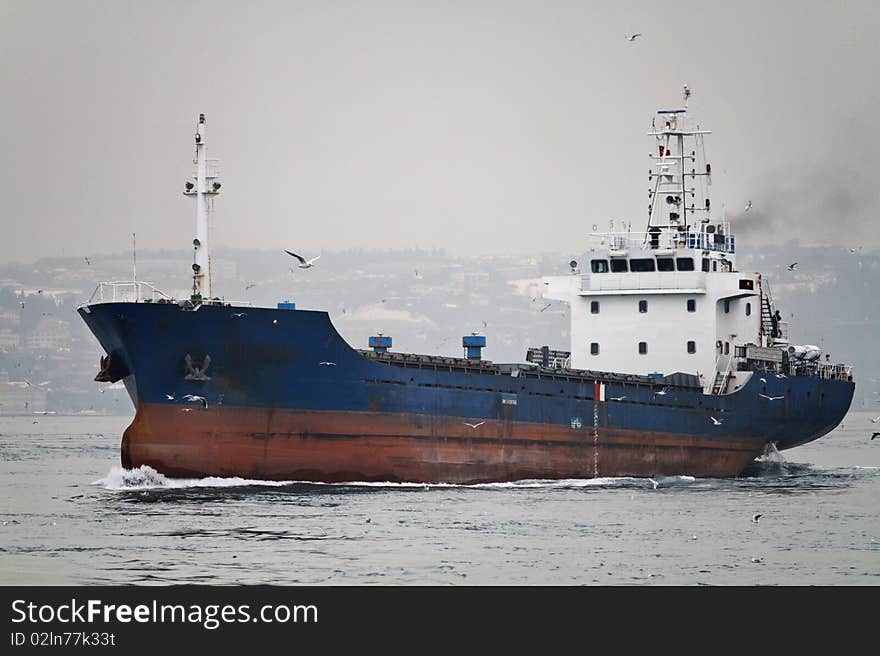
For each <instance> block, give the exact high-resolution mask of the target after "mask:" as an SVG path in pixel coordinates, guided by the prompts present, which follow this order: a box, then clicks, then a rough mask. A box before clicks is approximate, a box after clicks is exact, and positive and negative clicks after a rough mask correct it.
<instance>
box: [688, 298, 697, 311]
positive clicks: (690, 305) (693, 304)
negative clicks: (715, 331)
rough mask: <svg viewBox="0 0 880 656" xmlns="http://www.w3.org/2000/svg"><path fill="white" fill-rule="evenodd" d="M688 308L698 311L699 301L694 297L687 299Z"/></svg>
mask: <svg viewBox="0 0 880 656" xmlns="http://www.w3.org/2000/svg"><path fill="white" fill-rule="evenodd" d="M687 309H688V312H696V311H697V302H696V301H695V300H694V299H692V298H689V299H688V301H687Z"/></svg>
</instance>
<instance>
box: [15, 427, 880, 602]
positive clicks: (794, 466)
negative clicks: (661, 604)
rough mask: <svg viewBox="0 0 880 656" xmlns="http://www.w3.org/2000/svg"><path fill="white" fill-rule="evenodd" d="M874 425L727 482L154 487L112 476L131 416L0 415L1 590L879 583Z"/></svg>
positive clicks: (141, 471)
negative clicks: (120, 586)
mask: <svg viewBox="0 0 880 656" xmlns="http://www.w3.org/2000/svg"><path fill="white" fill-rule="evenodd" d="M877 415H880V412H874V413H868V412H851V413H850V414H849V415H848V416H847V417H846V418H845V420H844V422H843V423H842V425H841V426H839V427H838V428H837V429H836V430H835V431H833V432H832V433H831V434H829V435H826V436H825V437H823V438H822V439H820V440H818V441H816V442H813V443H811V444H808V445H805V446H802V447H798V448H796V449H793V450H789V451H784V452H782V453H781V454H773V453H771V454H768V455H767V456H766V457H763V458H761V459H760V460H759V461H756V462H755V463H754V465H753V466H751V467H750V468H749V470H748V471H747V472H745V474H744V475H743V476H741V477H739V478H735V479H706V478H694V477H691V476H686V475H683V476H675V477H669V478H659V479H639V478H595V479H585V480H564V481H520V482H515V483H497V484H487V485H474V486H456V485H422V484H392V483H387V484H383V483H358V482H352V483H348V484H313V483H300V482H296V481H280V482H279V481H256V480H248V479H243V478H203V479H173V478H168V477H166V476H163V475H162V474H160V473H158V472H156V471H155V470H152V469H150V468H149V467H141V468H138V469H135V470H123V469H122V468H121V467H120V466H119V464H118V463H119V442H120V436H121V434H122V431H123V429H124V428H125V426H126V425H127V424H128V422H129V421H130V417H96V416H77V417H62V416H38V417H0V488H2V489H0V583H2V584H7V585H8V584H29V585H31V584H32V585H43V584H127V583H137V584H165V583H210V584H233V583H253V584H257V583H260V584H263V583H266V584H320V585H323V584H354V585H361V584H453V585H455V584H502V585H506V584H526V585H533V584H587V585H596V584H604V585H621V584H623V585H642V584H649V585H654V584H665V585H700V584H709V585H758V584H770V585H774V584H793V585H804V584H833V585H851V584H878V583H880V439H875V440H873V441H872V440H871V439H870V437H871V433H872V432H874V431H877V430H880V422H878V423H872V421H871V420H872V419H874V418H876V417H877ZM757 514H760V515H761V517H759V518H758V521H757V522H756V521H754V519H753V517H754V516H755V515H757Z"/></svg>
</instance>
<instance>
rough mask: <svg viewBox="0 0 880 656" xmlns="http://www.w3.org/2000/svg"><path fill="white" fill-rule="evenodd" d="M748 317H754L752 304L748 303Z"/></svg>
mask: <svg viewBox="0 0 880 656" xmlns="http://www.w3.org/2000/svg"><path fill="white" fill-rule="evenodd" d="M746 316H747V317H750V316H752V304H751V303H746Z"/></svg>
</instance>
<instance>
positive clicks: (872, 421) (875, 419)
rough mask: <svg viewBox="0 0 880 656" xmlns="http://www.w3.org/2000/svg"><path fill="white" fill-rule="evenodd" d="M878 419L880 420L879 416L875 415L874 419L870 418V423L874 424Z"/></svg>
mask: <svg viewBox="0 0 880 656" xmlns="http://www.w3.org/2000/svg"><path fill="white" fill-rule="evenodd" d="M878 421H880V417H875V418H874V419H872V420H871V423H872V424H876V423H877V422H878Z"/></svg>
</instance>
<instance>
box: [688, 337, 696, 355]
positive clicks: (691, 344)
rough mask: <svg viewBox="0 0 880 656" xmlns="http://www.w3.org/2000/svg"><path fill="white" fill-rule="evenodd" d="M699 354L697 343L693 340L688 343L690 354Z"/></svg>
mask: <svg viewBox="0 0 880 656" xmlns="http://www.w3.org/2000/svg"><path fill="white" fill-rule="evenodd" d="M696 352H697V343H696V342H695V341H693V340H691V341H689V342H688V353H696Z"/></svg>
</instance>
